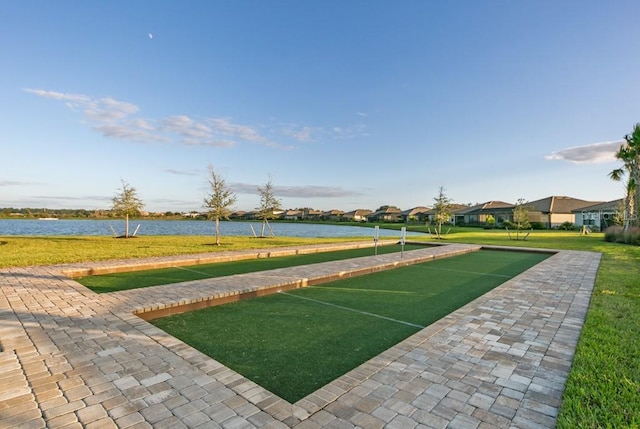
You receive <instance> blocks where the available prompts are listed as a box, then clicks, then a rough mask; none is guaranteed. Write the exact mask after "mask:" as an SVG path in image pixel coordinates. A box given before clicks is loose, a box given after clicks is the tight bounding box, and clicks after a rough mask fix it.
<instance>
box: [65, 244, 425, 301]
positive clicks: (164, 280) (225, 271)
mask: <svg viewBox="0 0 640 429" xmlns="http://www.w3.org/2000/svg"><path fill="white" fill-rule="evenodd" d="M421 248H424V246H423V245H406V246H405V250H406V251H409V250H415V249H421ZM400 251H401V246H400V245H387V246H378V254H380V255H381V254H385V253H392V252H400ZM373 254H374V249H373V248H361V249H349V250H338V251H332V252H318V253H309V254H303V255H291V256H278V257H273V258H260V259H248V260H242V261H232V262H217V263H213V264H202V265H193V266H188V267H173V268H162V269H155V270H144V271H131V272H124V273H113V274H102V275H97V276H87V277H81V278H77V279H75V280H76V281H77V282H79V283H80V284H82V285H84V286H86V287H88V288H89V289H91V290H93V291H94V292H98V293H106V292H115V291H120V290H127V289H137V288H142V287H149V286H158V285H163V284H171V283H178V282H185V281H193V280H200V279H205V278H213V277H223V276H230V275H234V274H244V273H251V272H256V271H265V270H273V269H275V268H284V267H293V266H298V265H305V264H315V263H319V262H328V261H337V260H341V259H349V258H357V257H361V256H371V255H373Z"/></svg>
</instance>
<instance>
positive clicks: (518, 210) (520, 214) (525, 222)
mask: <svg viewBox="0 0 640 429" xmlns="http://www.w3.org/2000/svg"><path fill="white" fill-rule="evenodd" d="M530 209H531V207H530V206H529V204H528V202H527V201H525V199H524V198H520V199H518V201H517V202H516V205H515V206H514V207H513V223H514V225H515V227H516V240H519V239H520V232H521V231H523V230H525V229H529V228H531V222H529V210H530ZM527 235H528V234H527ZM524 239H526V236H525V237H524Z"/></svg>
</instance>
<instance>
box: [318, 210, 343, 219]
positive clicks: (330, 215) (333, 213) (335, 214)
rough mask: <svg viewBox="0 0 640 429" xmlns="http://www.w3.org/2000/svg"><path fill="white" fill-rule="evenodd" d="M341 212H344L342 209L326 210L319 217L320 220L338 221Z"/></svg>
mask: <svg viewBox="0 0 640 429" xmlns="http://www.w3.org/2000/svg"><path fill="white" fill-rule="evenodd" d="M343 214H344V212H343V211H342V210H328V211H326V212H323V213H322V215H321V217H320V218H321V219H322V220H327V221H331V222H338V221H341V220H342V215H343Z"/></svg>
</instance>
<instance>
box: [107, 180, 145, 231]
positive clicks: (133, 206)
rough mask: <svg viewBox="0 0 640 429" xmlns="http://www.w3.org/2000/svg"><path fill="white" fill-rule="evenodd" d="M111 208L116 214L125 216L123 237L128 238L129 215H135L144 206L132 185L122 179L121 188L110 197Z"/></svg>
mask: <svg viewBox="0 0 640 429" xmlns="http://www.w3.org/2000/svg"><path fill="white" fill-rule="evenodd" d="M111 202H112V206H111V210H113V212H114V213H115V214H116V215H119V216H124V218H125V233H124V238H129V216H137V215H139V214H140V211H141V210H142V208H143V207H144V203H143V202H142V200H141V199H140V198H139V197H138V191H137V190H136V188H134V187H133V186H130V185H129V184H128V183H127V182H125V181H124V180H122V188H121V189H120V190H119V192H118V193H116V195H114V197H113V198H112V199H111Z"/></svg>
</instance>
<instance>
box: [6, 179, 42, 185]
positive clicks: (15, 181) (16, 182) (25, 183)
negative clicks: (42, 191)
mask: <svg viewBox="0 0 640 429" xmlns="http://www.w3.org/2000/svg"><path fill="white" fill-rule="evenodd" d="M33 184H34V183H31V182H19V181H17V180H0V186H25V185H33Z"/></svg>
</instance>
